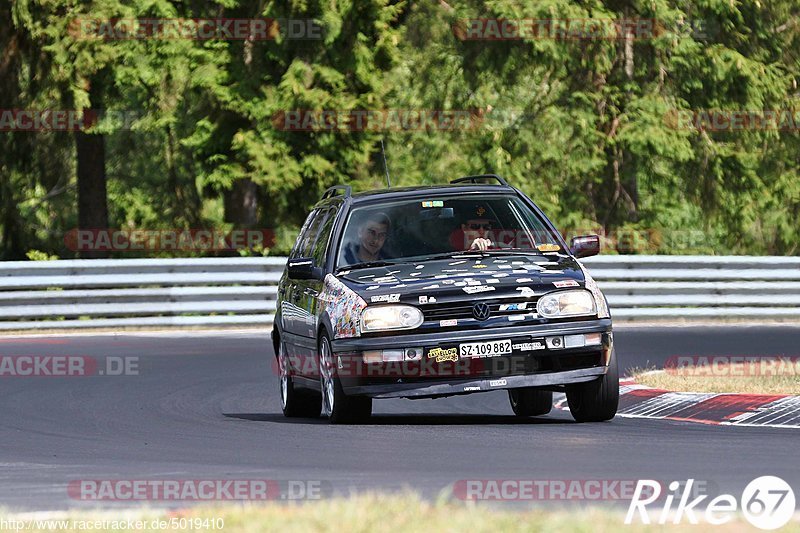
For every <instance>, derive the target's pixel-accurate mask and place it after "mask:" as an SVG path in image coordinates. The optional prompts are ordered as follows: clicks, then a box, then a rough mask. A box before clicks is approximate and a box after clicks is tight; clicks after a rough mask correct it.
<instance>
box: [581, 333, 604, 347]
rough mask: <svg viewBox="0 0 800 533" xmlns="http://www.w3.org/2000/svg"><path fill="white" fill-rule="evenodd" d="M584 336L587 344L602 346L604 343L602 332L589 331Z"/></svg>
mask: <svg viewBox="0 0 800 533" xmlns="http://www.w3.org/2000/svg"><path fill="white" fill-rule="evenodd" d="M584 337H585V341H584V342H585V345H586V346H600V345H601V344H602V343H603V334H602V333H587V334H586V335H584Z"/></svg>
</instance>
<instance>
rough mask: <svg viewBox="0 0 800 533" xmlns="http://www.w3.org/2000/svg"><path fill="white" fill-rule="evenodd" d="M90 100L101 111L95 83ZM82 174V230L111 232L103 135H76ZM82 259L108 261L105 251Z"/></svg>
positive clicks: (87, 253)
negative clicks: (104, 258) (101, 258)
mask: <svg viewBox="0 0 800 533" xmlns="http://www.w3.org/2000/svg"><path fill="white" fill-rule="evenodd" d="M91 83H92V84H91V87H90V90H89V99H90V101H91V104H92V106H93V107H94V109H95V110H96V111H97V110H99V108H100V107H101V105H100V103H101V101H102V100H101V98H102V87H101V86H100V85H101V84H100V83H99V81H98V80H92V82H91ZM75 149H76V152H77V163H78V165H77V174H78V227H79V228H80V229H108V192H107V190H106V147H105V138H104V137H103V136H102V135H100V134H94V133H85V132H83V131H77V132H75ZM81 257H84V258H100V257H108V252H105V251H97V250H90V251H82V252H81Z"/></svg>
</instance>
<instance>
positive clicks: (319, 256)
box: [311, 208, 336, 266]
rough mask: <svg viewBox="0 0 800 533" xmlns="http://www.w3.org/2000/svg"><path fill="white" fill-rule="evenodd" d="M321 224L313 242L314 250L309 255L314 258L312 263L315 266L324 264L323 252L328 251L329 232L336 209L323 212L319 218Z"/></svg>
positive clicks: (331, 228) (331, 229) (334, 218)
mask: <svg viewBox="0 0 800 533" xmlns="http://www.w3.org/2000/svg"><path fill="white" fill-rule="evenodd" d="M320 219H321V222H320V224H319V232H318V234H317V237H316V240H315V242H314V248H313V250H312V251H311V255H312V257H313V258H314V263H315V264H316V265H317V266H322V265H324V264H325V259H326V256H325V252H326V251H327V250H328V241H330V239H331V231H333V223H334V222H335V221H336V209H335V208H331V209H328V210H327V211H324V212H323V214H322V215H321V216H320Z"/></svg>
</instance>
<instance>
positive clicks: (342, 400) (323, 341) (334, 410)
mask: <svg viewBox="0 0 800 533" xmlns="http://www.w3.org/2000/svg"><path fill="white" fill-rule="evenodd" d="M319 385H320V394H321V396H322V412H323V414H324V415H326V416H327V417H328V420H329V421H330V423H331V424H351V423H357V422H361V421H363V420H366V419H367V418H369V417H370V416H371V415H372V398H370V397H367V396H347V395H346V394H345V393H344V389H343V388H342V383H341V381H340V380H339V376H337V375H336V364H335V361H334V357H333V351H332V350H331V342H330V339H329V338H328V335H327V333H323V334H322V335H321V336H320V339H319Z"/></svg>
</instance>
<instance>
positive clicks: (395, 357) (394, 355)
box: [383, 350, 405, 362]
mask: <svg viewBox="0 0 800 533" xmlns="http://www.w3.org/2000/svg"><path fill="white" fill-rule="evenodd" d="M404 353H405V352H404V350H384V351H383V360H384V361H386V362H389V361H402V360H403V355H404Z"/></svg>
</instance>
